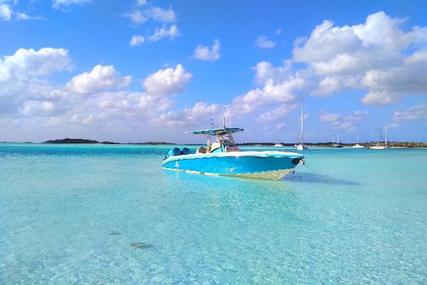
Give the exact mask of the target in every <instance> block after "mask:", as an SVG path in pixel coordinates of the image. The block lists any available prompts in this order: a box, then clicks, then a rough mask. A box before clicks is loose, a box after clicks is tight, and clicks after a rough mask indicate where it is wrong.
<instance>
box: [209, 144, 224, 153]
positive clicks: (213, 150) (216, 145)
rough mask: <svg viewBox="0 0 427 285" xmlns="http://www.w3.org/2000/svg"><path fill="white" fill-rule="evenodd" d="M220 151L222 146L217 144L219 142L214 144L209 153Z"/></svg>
mask: <svg viewBox="0 0 427 285" xmlns="http://www.w3.org/2000/svg"><path fill="white" fill-rule="evenodd" d="M220 149H221V145H220V144H219V143H217V142H214V143H212V144H211V147H210V151H209V152H215V151H218V150H220Z"/></svg>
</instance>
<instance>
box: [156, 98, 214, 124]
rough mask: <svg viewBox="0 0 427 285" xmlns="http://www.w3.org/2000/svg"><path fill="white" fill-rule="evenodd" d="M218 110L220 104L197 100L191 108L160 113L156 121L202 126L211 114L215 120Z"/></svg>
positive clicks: (206, 122) (207, 121) (158, 122)
mask: <svg viewBox="0 0 427 285" xmlns="http://www.w3.org/2000/svg"><path fill="white" fill-rule="evenodd" d="M220 111H221V106H220V105H217V104H207V103H204V102H197V103H195V104H194V105H193V106H192V107H191V108H184V109H183V110H179V111H169V112H167V113H164V114H162V115H161V116H160V117H159V119H158V121H156V123H157V124H160V125H166V126H171V127H176V126H185V127H199V128H204V127H206V125H207V124H208V123H209V120H210V116H211V115H212V116H215V119H216V120H218V119H219V116H220Z"/></svg>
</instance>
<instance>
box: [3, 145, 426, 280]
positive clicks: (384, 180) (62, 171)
mask: <svg viewBox="0 0 427 285" xmlns="http://www.w3.org/2000/svg"><path fill="white" fill-rule="evenodd" d="M167 149H168V148H167V147H147V146H121V145H119V146H105V145H101V146H98V145H89V146H88V145H67V146H65V145H0V284H144V283H146V284H189V283H196V284H197V283H202V284H284V283H285V284H425V283H427V220H426V219H427V150H397V149H391V150H386V151H373V150H352V149H334V150H311V151H306V152H305V155H306V161H307V165H306V166H302V165H301V166H299V167H298V168H297V172H296V174H294V175H292V176H290V177H289V178H287V179H285V180H284V181H279V182H275V181H257V180H245V179H232V178H225V177H209V176H202V175H192V174H184V173H175V172H167V171H163V170H161V168H160V162H161V159H162V158H163V156H164V154H165V153H166V152H167Z"/></svg>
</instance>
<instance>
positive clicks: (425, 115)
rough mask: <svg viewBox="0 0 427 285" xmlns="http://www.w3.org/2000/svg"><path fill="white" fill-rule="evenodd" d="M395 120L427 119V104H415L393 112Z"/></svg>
mask: <svg viewBox="0 0 427 285" xmlns="http://www.w3.org/2000/svg"><path fill="white" fill-rule="evenodd" d="M393 120H394V121H397V122H401V121H416V120H424V121H425V120H427V105H425V104H424V105H415V106H412V107H409V108H406V109H404V110H401V111H396V112H394V114H393Z"/></svg>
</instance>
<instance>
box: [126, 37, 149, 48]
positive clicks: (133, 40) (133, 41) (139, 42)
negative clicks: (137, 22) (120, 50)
mask: <svg viewBox="0 0 427 285" xmlns="http://www.w3.org/2000/svg"><path fill="white" fill-rule="evenodd" d="M144 42H145V39H144V37H143V36H141V35H134V36H132V38H131V39H130V43H129V44H130V45H131V46H132V47H135V46H139V45H142V44H143V43H144Z"/></svg>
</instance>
